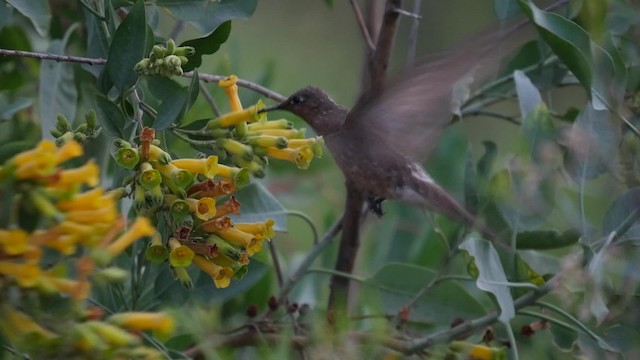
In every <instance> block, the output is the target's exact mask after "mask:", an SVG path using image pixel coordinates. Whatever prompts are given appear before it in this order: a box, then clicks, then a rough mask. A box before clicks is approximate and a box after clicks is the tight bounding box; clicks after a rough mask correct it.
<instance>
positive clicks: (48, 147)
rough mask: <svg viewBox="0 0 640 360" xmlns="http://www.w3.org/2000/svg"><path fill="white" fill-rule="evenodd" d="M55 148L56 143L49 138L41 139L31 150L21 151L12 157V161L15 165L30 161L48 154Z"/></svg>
mask: <svg viewBox="0 0 640 360" xmlns="http://www.w3.org/2000/svg"><path fill="white" fill-rule="evenodd" d="M55 150H56V144H55V143H54V142H53V141H51V140H42V141H40V142H39V143H38V145H37V146H36V147H35V148H34V149H31V150H27V151H23V152H21V153H19V154H17V155H16V156H14V157H13V162H14V163H15V165H17V166H22V165H24V164H27V163H30V162H32V161H34V160H38V159H40V158H41V157H42V156H43V155H50V154H51V153H53V152H54V151H55Z"/></svg>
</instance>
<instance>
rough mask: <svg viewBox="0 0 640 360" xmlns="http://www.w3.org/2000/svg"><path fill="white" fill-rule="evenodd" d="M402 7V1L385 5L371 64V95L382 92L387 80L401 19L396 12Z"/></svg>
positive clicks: (394, 0) (391, 1) (390, 1)
mask: <svg viewBox="0 0 640 360" xmlns="http://www.w3.org/2000/svg"><path fill="white" fill-rule="evenodd" d="M400 5H401V1H400V0H387V3H386V5H385V10H384V16H383V18H382V25H381V27H380V32H379V33H378V43H377V44H376V51H375V52H374V53H373V56H372V57H371V59H370V62H369V74H370V77H371V88H370V93H371V94H376V93H378V92H380V91H382V88H383V87H384V83H385V80H386V78H387V68H388V67H389V59H390V58H391V53H392V50H393V43H394V38H395V36H396V30H397V29H398V19H399V18H400V14H399V13H398V12H397V11H396V10H397V9H398V8H400Z"/></svg>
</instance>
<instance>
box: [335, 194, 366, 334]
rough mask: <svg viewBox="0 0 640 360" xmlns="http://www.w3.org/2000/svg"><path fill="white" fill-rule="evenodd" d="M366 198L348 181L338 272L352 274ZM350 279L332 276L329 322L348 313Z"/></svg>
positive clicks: (337, 265)
mask: <svg viewBox="0 0 640 360" xmlns="http://www.w3.org/2000/svg"><path fill="white" fill-rule="evenodd" d="M363 203H364V198H363V195H362V193H361V192H360V190H358V189H357V188H355V187H354V186H353V185H352V184H349V183H347V199H346V203H345V209H344V219H343V229H342V238H341V239H340V248H339V249H338V256H337V258H336V265H335V267H334V269H335V270H336V271H337V272H342V273H347V274H351V273H352V272H353V267H354V265H355V262H356V256H357V255H358V248H359V247H360V213H361V210H362V204H363ZM349 284H350V279H349V278H348V277H344V276H339V275H335V274H334V275H333V276H331V284H330V285H329V287H330V293H329V303H328V305H327V318H328V319H329V323H331V324H334V323H335V320H338V319H342V318H343V317H344V316H347V315H348V294H349Z"/></svg>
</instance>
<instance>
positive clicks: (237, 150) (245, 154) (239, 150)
mask: <svg viewBox="0 0 640 360" xmlns="http://www.w3.org/2000/svg"><path fill="white" fill-rule="evenodd" d="M216 144H217V145H218V146H219V147H220V148H222V149H224V150H225V151H226V152H228V153H229V154H231V155H236V156H239V157H242V158H244V159H245V160H249V161H250V160H251V159H253V149H252V148H251V147H250V146H248V145H245V144H242V143H241V142H239V141H236V140H232V139H218V140H217V141H216Z"/></svg>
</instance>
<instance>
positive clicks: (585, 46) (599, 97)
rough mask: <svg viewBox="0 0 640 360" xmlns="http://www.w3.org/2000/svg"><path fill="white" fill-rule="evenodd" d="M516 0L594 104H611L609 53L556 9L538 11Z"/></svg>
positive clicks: (612, 72) (524, 0)
mask: <svg viewBox="0 0 640 360" xmlns="http://www.w3.org/2000/svg"><path fill="white" fill-rule="evenodd" d="M518 2H519V3H520V6H521V7H522V9H523V10H524V11H525V13H526V14H527V15H528V16H529V18H531V20H533V22H534V23H535V24H536V27H537V28H538V31H539V32H540V35H541V36H542V38H543V39H544V40H545V42H546V43H547V44H548V45H549V46H550V47H551V49H552V50H553V52H554V53H555V54H556V55H557V56H558V58H560V60H562V61H563V62H564V63H565V64H566V65H567V67H568V68H569V70H571V72H572V73H573V74H574V75H575V76H576V78H577V79H578V80H579V81H580V83H581V84H582V86H583V87H584V88H585V89H586V90H587V93H588V95H589V98H590V99H591V101H592V102H593V104H594V108H595V109H597V110H604V109H607V108H608V107H611V106H612V99H611V95H612V94H610V90H609V83H610V80H611V79H614V78H615V77H616V76H615V72H616V70H615V65H614V63H613V60H612V58H611V55H609V54H608V53H607V52H606V51H605V50H604V49H602V48H601V47H600V46H598V45H597V44H595V43H593V42H592V41H591V39H590V37H589V34H588V33H587V32H586V31H585V30H584V29H583V28H581V27H580V26H578V25H577V24H576V23H574V22H572V21H570V20H568V19H566V18H564V17H562V16H560V15H558V14H556V13H552V12H546V11H542V10H540V9H539V8H537V7H536V6H535V5H534V4H533V3H532V2H531V1H530V0H518Z"/></svg>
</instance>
